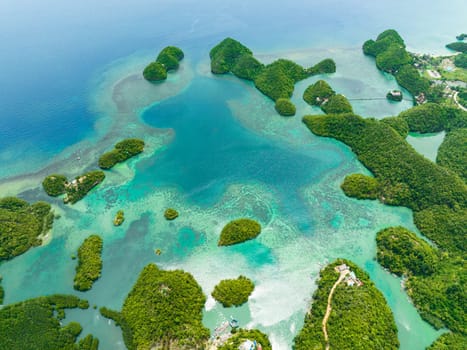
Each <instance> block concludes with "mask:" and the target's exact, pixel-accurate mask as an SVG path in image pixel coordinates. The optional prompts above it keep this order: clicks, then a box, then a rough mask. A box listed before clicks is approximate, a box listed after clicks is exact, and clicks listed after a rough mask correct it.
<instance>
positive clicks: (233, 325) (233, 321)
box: [229, 317, 238, 328]
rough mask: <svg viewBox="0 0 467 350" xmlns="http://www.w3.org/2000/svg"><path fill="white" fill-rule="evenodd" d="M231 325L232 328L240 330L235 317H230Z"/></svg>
mask: <svg viewBox="0 0 467 350" xmlns="http://www.w3.org/2000/svg"><path fill="white" fill-rule="evenodd" d="M229 324H230V327H232V328H238V321H237V320H236V319H235V318H233V317H230V321H229Z"/></svg>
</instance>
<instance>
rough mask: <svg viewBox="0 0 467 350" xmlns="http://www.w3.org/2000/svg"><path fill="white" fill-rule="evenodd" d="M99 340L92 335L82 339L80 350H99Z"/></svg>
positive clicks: (79, 345)
mask: <svg viewBox="0 0 467 350" xmlns="http://www.w3.org/2000/svg"><path fill="white" fill-rule="evenodd" d="M98 348H99V339H97V338H94V337H93V336H92V335H91V334H88V335H87V336H86V337H84V338H83V339H81V340H80V341H79V343H78V350H98Z"/></svg>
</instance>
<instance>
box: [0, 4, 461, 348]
mask: <svg viewBox="0 0 467 350" xmlns="http://www.w3.org/2000/svg"><path fill="white" fill-rule="evenodd" d="M49 2H50V4H52V5H54V6H52V7H51V10H50V12H49V13H48V14H47V15H44V17H37V18H36V17H35V16H33V13H34V11H35V10H37V6H39V5H37V4H36V3H35V2H34V3H32V2H31V4H29V5H30V8H28V9H26V8H22V7H21V6H18V5H16V6H15V4H13V3H10V4H9V5H10V6H9V7H8V12H6V14H7V15H9V16H6V18H7V20H6V21H0V29H4V30H0V33H2V34H0V35H2V36H3V37H4V38H7V37H8V34H11V33H12V31H13V28H15V25H14V24H13V21H12V18H13V17H11V16H12V15H13V14H21V15H23V16H19V17H18V16H16V17H15V18H21V21H27V20H30V21H31V23H32V24H31V25H32V26H33V27H34V26H37V27H38V28H40V30H38V31H36V32H33V33H32V35H33V38H35V39H38V38H39V37H40V38H41V40H40V41H39V42H37V44H36V45H31V46H30V47H29V46H27V45H24V44H22V43H21V41H20V40H18V41H15V42H13V40H9V41H8V40H7V41H6V50H5V52H6V55H2V57H0V63H2V64H1V65H0V67H2V68H0V69H2V73H3V72H4V69H3V67H6V66H7V65H8V66H10V67H11V66H12V65H13V63H14V62H17V64H18V65H19V64H20V63H24V60H25V58H24V57H36V59H35V60H33V61H32V62H29V63H31V64H30V65H26V68H25V71H24V74H28V75H29V76H30V79H29V81H28V82H27V83H25V84H21V83H19V82H18V81H17V79H16V77H17V75H16V74H17V73H18V72H17V68H15V69H12V70H11V71H8V72H5V74H4V75H3V76H4V79H3V80H2V82H0V84H1V85H0V87H1V88H2V90H3V91H7V93H6V94H0V103H1V104H2V108H3V112H4V113H3V115H2V117H0V133H1V135H0V136H2V137H1V138H0V140H1V141H0V159H1V160H2V162H3V164H4V166H2V168H0V178H1V179H3V180H0V190H1V192H2V194H3V193H5V194H11V195H17V194H21V196H22V197H24V198H26V199H30V200H37V199H47V200H49V201H52V202H53V203H54V207H55V209H56V211H57V212H58V213H60V214H61V218H60V219H58V220H57V221H56V223H55V225H54V229H53V232H52V239H51V241H50V242H49V243H48V244H47V245H45V246H43V247H39V248H34V249H32V250H30V251H29V252H28V253H26V254H24V255H22V256H20V257H17V258H15V259H14V260H12V261H9V262H6V263H3V264H2V265H1V266H0V273H1V275H2V276H3V277H4V279H3V286H4V287H5V290H6V298H5V303H12V302H16V301H20V300H24V299H26V298H30V297H34V296H38V295H43V294H51V293H73V294H76V295H79V296H82V297H83V298H86V299H88V300H89V301H90V304H91V305H97V306H99V307H100V306H108V307H110V308H114V309H120V308H121V305H122V303H123V300H124V299H125V296H126V295H127V293H128V291H129V290H130V288H131V286H132V285H133V284H134V282H135V281H136V279H137V275H138V273H139V271H141V269H142V268H143V267H144V266H145V265H146V264H148V263H150V262H155V263H157V264H158V265H159V266H161V267H162V268H167V269H173V268H181V269H184V270H186V271H189V272H191V273H192V274H193V275H194V277H195V278H196V279H197V281H198V282H199V283H200V285H201V286H202V288H203V290H204V292H205V294H206V295H210V293H211V291H212V289H213V287H214V285H215V284H217V282H218V281H219V280H221V279H224V278H232V277H236V276H238V275H239V274H243V275H246V276H248V277H250V278H252V279H253V280H254V281H255V283H256V288H255V291H254V292H253V295H252V296H251V298H250V301H249V302H248V304H246V305H244V306H242V307H240V308H233V309H225V308H223V307H222V306H221V305H219V304H217V303H215V302H214V300H213V299H212V298H211V297H208V301H207V303H206V308H205V311H204V323H205V325H206V326H207V327H209V328H210V329H214V328H215V327H216V326H217V325H219V324H220V323H221V322H222V320H224V319H227V318H229V317H230V316H234V317H236V318H237V319H238V320H239V321H240V324H241V325H242V326H249V327H250V326H251V327H258V328H260V329H261V330H263V331H265V332H266V333H267V334H268V335H269V337H270V339H271V340H272V343H273V347H274V350H283V349H290V347H291V344H292V339H293V337H294V335H295V334H296V333H297V332H298V330H299V329H300V327H301V326H302V324H303V318H304V314H305V312H306V310H307V308H308V306H309V302H310V298H311V294H312V293H313V291H314V289H315V288H316V286H315V283H314V281H315V280H316V278H317V276H318V272H319V269H320V268H321V267H322V266H324V265H325V264H326V263H328V262H330V261H332V260H333V259H335V258H337V257H344V258H349V259H352V260H353V261H355V262H356V263H357V264H359V266H361V267H363V268H364V269H365V270H366V271H367V272H368V273H369V274H370V276H371V278H372V279H373V281H374V282H375V284H376V285H377V287H378V288H379V289H380V290H381V291H382V293H383V294H384V296H385V297H386V299H387V301H388V303H389V305H390V307H391V309H392V310H393V312H394V316H395V319H396V323H397V326H398V329H399V339H400V341H401V349H407V350H408V349H410V350H412V349H414V350H416V349H424V348H425V347H426V346H427V345H428V344H430V343H431V342H432V341H433V340H434V339H435V338H436V337H437V336H438V335H439V334H440V332H436V331H435V330H433V329H432V328H431V327H430V326H429V325H428V324H426V323H425V322H423V321H422V320H421V319H420V317H419V315H418V314H417V313H416V310H415V309H414V307H413V306H412V305H411V304H410V302H409V301H408V299H407V295H406V293H405V292H404V291H403V290H402V289H401V286H400V280H399V279H398V278H396V277H394V276H392V275H391V274H389V273H387V272H385V271H384V270H383V269H382V268H381V267H380V266H379V265H378V264H377V263H375V261H374V256H375V251H376V247H375V241H374V237H375V234H376V232H377V231H378V230H380V229H382V228H384V227H387V226H392V225H402V226H405V227H407V228H409V229H411V230H414V231H417V230H416V228H415V227H414V224H413V218H412V213H411V211H410V210H408V209H406V208H399V207H387V206H384V205H382V204H380V203H378V202H375V201H358V200H354V199H350V198H347V197H345V196H344V195H343V193H342V191H341V190H340V188H339V185H340V183H341V182H342V180H343V178H344V177H345V176H346V175H347V174H349V173H353V172H362V173H365V174H368V172H367V170H366V169H365V168H364V167H363V166H362V165H361V164H360V163H359V162H358V161H357V160H356V157H355V155H354V154H352V153H351V152H350V150H349V149H348V147H346V146H344V145H342V144H340V143H338V142H336V141H333V140H330V139H325V138H320V137H316V136H314V135H313V134H311V133H310V132H309V131H308V130H307V129H306V128H305V127H304V125H303V124H302V123H301V116H302V115H304V114H320V113H321V112H320V110H319V109H316V108H312V107H310V106H308V105H306V104H305V103H304V102H303V100H302V99H301V95H302V93H303V91H304V90H305V89H306V87H307V86H308V85H309V84H311V83H313V82H314V81H316V80H318V79H325V80H327V81H329V82H330V83H331V85H332V86H333V87H334V89H335V90H336V91H338V92H339V93H343V94H345V95H346V96H347V97H348V98H349V99H354V98H379V97H381V96H383V97H384V96H385V94H386V92H387V91H388V90H390V89H394V88H397V84H396V82H395V81H394V79H393V78H392V77H391V76H388V75H384V74H382V73H381V72H379V71H378V70H377V69H376V68H375V65H374V61H373V60H372V59H370V58H368V57H365V56H363V55H362V54H361V51H360V49H359V47H360V45H361V43H362V41H363V40H365V39H367V38H369V37H375V36H376V35H377V34H378V33H379V32H380V31H381V30H384V29H385V28H387V27H397V28H398V29H400V32H401V34H402V36H403V37H404V38H406V41H407V43H408V45H409V47H410V48H415V49H417V50H418V51H425V50H429V51H431V52H438V49H439V50H440V51H443V49H442V46H443V45H444V43H445V42H446V41H451V40H452V39H449V38H451V36H452V37H454V36H455V35H457V34H458V32H461V31H462V30H463V29H464V28H462V25H460V24H463V21H462V19H463V18H462V17H463V16H460V15H459V12H461V11H457V10H456V11H450V10H449V9H446V6H444V5H443V6H442V7H440V6H441V3H440V4H434V5H433V7H432V8H430V9H428V8H427V7H422V8H420V9H419V12H418V16H416V17H415V18H412V17H411V21H410V25H409V24H407V23H406V22H407V21H405V20H404V18H405V16H407V13H413V11H414V9H415V8H416V7H417V6H418V5H417V4H416V3H417V2H414V3H413V4H412V3H411V4H406V3H405V2H404V4H403V6H404V8H406V9H407V13H406V12H405V11H404V12H403V13H402V14H400V13H395V12H397V11H396V10H395V9H397V8H398V7H397V6H394V7H393V6H391V8H387V6H386V4H385V3H383V2H381V4H379V3H378V2H373V3H371V4H370V3H368V2H363V1H357V0H355V1H350V2H346V3H345V4H344V5H343V4H342V2H338V1H331V2H330V3H329V6H326V8H323V7H318V8H317V7H316V6H313V4H312V2H301V1H296V2H292V3H291V4H290V6H287V9H286V10H285V11H284V9H283V7H282V6H275V5H274V6H268V7H267V8H268V10H267V11H260V9H262V10H264V2H262V1H259V2H255V3H254V4H250V3H246V2H245V3H238V1H235V2H234V1H225V2H223V3H222V4H221V5H220V4H217V3H216V6H213V3H212V2H209V1H206V2H202V3H201V4H197V6H196V7H193V6H190V5H189V1H175V2H174V1H171V2H168V1H161V3H160V4H159V5H160V6H159V7H158V8H153V6H150V4H152V2H149V1H146V0H139V1H137V3H138V4H139V5H141V6H140V7H138V6H135V8H134V9H132V11H128V8H127V6H123V5H122V4H120V3H119V2H117V1H114V2H111V4H112V5H114V6H113V7H112V14H113V16H110V17H109V16H107V12H108V11H109V7H108V6H111V5H110V3H109V4H97V5H96V4H95V3H94V2H93V3H91V2H88V1H84V2H80V3H79V4H74V5H73V6H74V8H69V7H66V6H65V5H63V4H62V3H61V2H59V1H49ZM396 3H397V1H396ZM400 3H401V4H402V2H400ZM41 6H44V5H43V4H42V5H41ZM67 6H71V5H67ZM459 6H465V5H464V4H463V3H460V2H459V3H458V4H457V7H459ZM453 7H454V8H455V7H456V5H455V4H453ZM91 8H92V9H93V11H90V9H91ZM148 8H149V9H150V10H148ZM187 8H189V9H190V11H184V10H186V9H187ZM65 9H66V11H64V10H65ZM174 9H179V10H180V11H178V12H177V11H174ZM317 9H318V10H317ZM382 9H384V11H382ZM388 11H389V12H388ZM90 12H92V15H90ZM175 13H177V21H174V20H173V16H174V14H175ZM310 13H311V15H310ZM258 14H260V16H258ZM349 14H352V16H351V15H349ZM383 14H384V16H383ZM439 15H442V16H441V18H440V21H441V22H442V23H444V22H446V23H444V24H445V25H443V26H440V28H441V29H440V30H439V31H437V33H436V35H434V36H433V35H432V32H431V31H430V29H431V24H430V22H429V21H428V20H432V19H433V18H436V17H438V16H439ZM448 15H449V16H448ZM78 17H79V18H82V19H83V21H84V22H85V23H81V22H80V23H78V22H77V21H76V19H75V18H78ZM445 17H448V18H449V20H447V19H445ZM155 18H157V19H158V20H155ZM274 18H276V19H277V18H281V19H283V21H280V22H276V23H278V24H277V25H275V26H271V23H273V22H271V19H274ZM362 18H364V19H365V20H362ZM394 21H396V22H394ZM297 23H298V24H300V25H298V26H297V25H296V24H297ZM459 23H460V24H459ZM57 24H58V25H61V26H64V27H66V28H70V31H63V32H62V33H57V31H56V28H55V26H56V25H57ZM84 24H86V25H84ZM292 24H293V25H292ZM363 24H364V25H363ZM54 25H55V26H54ZM284 28H287V29H290V30H287V31H285V30H284ZM349 28H351V30H349ZM97 29H99V30H97ZM330 29H332V31H331V30H330ZM29 32H30V31H24V32H23V31H19V32H18V33H17V38H18V39H20V38H22V37H26V34H27V33H29ZM91 32H92V33H94V32H95V33H96V34H95V35H94V36H93V38H94V41H93V42H90V41H89V40H88V38H89V36H90V33H91ZM227 35H231V36H233V37H235V38H238V39H240V40H242V41H244V43H245V44H246V45H248V46H250V47H251V48H253V50H254V51H258V57H260V58H261V59H262V60H264V61H266V62H267V61H271V60H273V59H274V58H276V57H279V56H280V57H288V58H291V59H294V60H296V61H297V62H300V63H301V64H303V65H305V66H311V65H312V64H314V63H316V62H318V61H319V60H321V59H323V58H326V57H332V58H334V59H335V60H336V62H337V66H338V71H337V72H336V73H335V74H331V75H328V76H319V77H312V78H309V79H307V80H305V81H302V82H300V83H299V84H297V85H296V90H295V94H294V96H293V101H294V103H295V104H296V105H297V116H296V117H292V118H282V117H280V116H278V115H277V114H276V113H275V111H274V106H273V103H272V102H271V101H270V100H268V99H267V98H266V97H264V96H263V95H261V94H260V93H259V92H257V91H256V89H255V88H254V87H253V86H252V84H251V83H248V82H244V81H241V80H238V79H236V78H234V77H231V76H222V77H219V76H212V75H211V74H210V73H209V66H208V64H209V62H208V60H207V52H208V51H209V49H210V47H212V46H213V45H214V44H215V43H217V42H218V41H219V40H220V39H222V38H223V37H225V36H227ZM42 36H43V37H42ZM33 38H31V39H28V40H32V39H33ZM71 38H73V39H76V40H74V41H73V42H72V41H71V40H70V39H71ZM28 42H29V41H28ZM98 44H99V45H98ZM167 44H176V45H180V46H182V47H183V48H184V50H185V53H186V56H187V57H186V59H185V61H183V63H182V67H181V69H180V70H179V71H177V73H175V74H172V75H171V76H170V77H169V79H168V81H167V82H165V83H163V84H158V85H152V84H149V83H147V82H145V81H144V80H142V79H141V75H140V72H141V70H142V68H143V67H144V66H145V64H146V63H147V62H148V61H149V60H151V59H152V57H153V56H154V53H155V52H156V51H157V50H155V49H154V47H157V49H159V48H161V47H163V46H164V45H167ZM60 45H61V46H60ZM59 47H60V48H61V49H60V50H59V49H58V48H59ZM18 48H21V49H22V52H21V54H22V55H21V59H20V58H18V55H19V54H18V53H17V49H18ZM46 49H49V50H51V49H54V55H45V54H44V52H43V51H44V50H46ZM78 50H79V51H80V52H77V51H78ZM149 50H150V51H149ZM74 56H79V57H84V58H85V59H82V60H80V59H78V58H75V57H74ZM109 62H111V63H109ZM13 66H14V67H16V63H15V65H13ZM34 69H35V70H36V71H37V74H36V75H34V74H31V71H34ZM22 81H23V80H22ZM53 81H56V84H55V85H53V84H50V83H51V82H53ZM25 101H27V103H25ZM39 101H40V102H41V103H38V102H39ZM352 105H353V108H354V110H355V112H356V113H358V114H361V115H363V116H365V117H375V118H382V117H385V116H389V115H397V114H398V113H399V112H400V111H402V110H404V109H407V108H409V107H410V102H407V101H403V102H401V103H390V102H388V101H386V100H384V99H383V100H380V99H378V100H372V101H361V100H352ZM15 118H16V119H15ZM57 130H58V131H57ZM63 130H65V132H63ZM127 136H136V137H142V138H144V139H145V141H146V142H147V147H146V150H145V152H144V153H143V154H142V155H141V156H140V157H138V158H137V159H133V160H131V161H129V162H127V163H126V164H122V165H118V166H117V167H115V168H114V169H112V170H111V171H109V172H107V178H106V180H105V182H104V183H103V184H101V185H100V186H99V187H98V188H97V189H95V190H93V191H92V193H90V194H89V195H88V196H87V197H86V198H85V199H84V200H82V201H80V202H79V203H77V204H76V205H74V206H64V205H63V204H61V203H60V200H59V199H51V198H47V197H46V196H45V195H44V193H43V192H42V191H41V190H40V189H39V188H38V184H39V183H40V181H41V180H42V178H43V176H44V175H45V174H47V173H50V172H65V173H66V174H67V175H76V174H77V173H79V172H81V171H83V169H85V168H89V167H91V168H92V167H95V166H96V159H97V157H98V155H99V154H100V153H102V152H103V151H105V150H108V149H109V146H110V145H111V144H113V143H114V142H115V141H117V140H119V139H121V138H123V137H127ZM411 143H412V142H411ZM430 145H432V144H431V143H430ZM414 147H415V146H414ZM430 147H431V146H430ZM425 148H428V147H426V146H425ZM436 149H437V147H436ZM417 150H419V149H417ZM419 152H421V151H420V150H419ZM430 154H431V155H433V154H435V153H433V152H431V151H430V153H427V156H429V157H430ZM77 155H79V156H80V161H77V160H76V156H77ZM45 164H46V165H47V168H45V169H44V165H45ZM32 171H38V172H37V173H36V174H33V173H31V172H32ZM13 175H21V177H18V178H10V179H8V177H10V176H13ZM167 207H174V208H177V210H178V211H179V212H180V216H179V218H177V219H176V220H175V221H172V222H168V221H166V220H165V219H164V218H163V212H164V210H165V208H167ZM119 209H123V210H124V211H125V218H126V220H125V222H124V224H123V225H122V226H121V227H117V228H115V227H114V226H113V225H112V219H113V216H114V215H115V213H116V211H117V210H119ZM242 216H249V217H254V218H256V219H257V220H258V221H260V222H261V224H262V226H263V231H262V233H261V235H260V236H259V237H258V238H257V239H256V240H255V241H251V242H247V243H245V244H242V245H239V246H233V247H222V248H219V247H217V238H218V235H219V232H220V230H221V229H222V227H223V225H224V224H225V223H227V222H228V221H229V220H231V219H233V218H237V217H242ZM92 233H99V234H101V235H102V236H103V238H104V250H103V260H104V267H103V273H102V277H101V278H100V279H99V280H98V281H97V282H96V283H95V285H94V287H93V289H92V290H91V291H89V292H86V293H79V292H75V291H73V289H72V284H73V274H74V268H75V264H76V261H73V260H72V259H71V255H73V254H75V253H76V250H77V248H78V247H79V245H80V243H81V242H82V240H83V239H84V238H85V237H86V236H88V235H89V234H92ZM155 249H161V251H162V254H161V255H160V256H157V255H155V254H154V250H155ZM67 315H68V316H67V320H66V321H68V320H78V321H79V322H81V323H82V325H83V327H84V331H83V335H85V334H87V333H93V334H95V335H96V336H98V337H99V339H100V341H101V349H124V345H123V342H122V338H121V334H120V331H119V329H118V328H116V327H115V326H114V325H113V322H109V321H108V320H106V319H103V318H102V317H100V316H99V314H98V312H97V311H96V310H94V309H92V308H91V309H90V310H87V311H80V310H74V311H69V312H67Z"/></svg>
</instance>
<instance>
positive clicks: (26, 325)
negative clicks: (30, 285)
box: [0, 295, 99, 350]
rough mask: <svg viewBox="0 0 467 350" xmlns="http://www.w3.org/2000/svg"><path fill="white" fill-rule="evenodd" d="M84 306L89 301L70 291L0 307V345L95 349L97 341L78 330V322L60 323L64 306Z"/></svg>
mask: <svg viewBox="0 0 467 350" xmlns="http://www.w3.org/2000/svg"><path fill="white" fill-rule="evenodd" d="M77 307H78V308H81V309H87V308H88V307H89V304H88V302H87V301H85V300H81V299H79V298H77V297H75V296H72V295H51V296H47V297H39V298H34V299H29V300H26V301H23V302H20V303H16V304H11V305H7V306H4V307H2V308H0V339H1V340H2V341H1V342H0V349H1V350H24V349H47V350H97V349H98V345H99V341H98V339H97V338H94V337H93V336H91V335H88V336H86V337H84V338H82V339H81V340H79V341H78V342H77V337H78V336H79V335H80V333H81V332H82V327H81V325H80V324H79V323H76V322H70V323H68V324H67V325H65V326H61V324H60V320H61V319H63V318H64V316H65V312H64V309H73V308H77Z"/></svg>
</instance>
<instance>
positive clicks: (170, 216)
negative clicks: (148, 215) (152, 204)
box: [164, 208, 178, 220]
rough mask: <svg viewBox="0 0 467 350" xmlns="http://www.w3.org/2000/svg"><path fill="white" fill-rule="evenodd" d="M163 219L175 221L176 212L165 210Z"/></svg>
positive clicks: (169, 209) (170, 209) (171, 209)
mask: <svg viewBox="0 0 467 350" xmlns="http://www.w3.org/2000/svg"><path fill="white" fill-rule="evenodd" d="M164 217H165V218H166V219H167V220H175V219H176V218H178V211H176V210H175V209H173V208H167V209H166V210H165V212H164Z"/></svg>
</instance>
